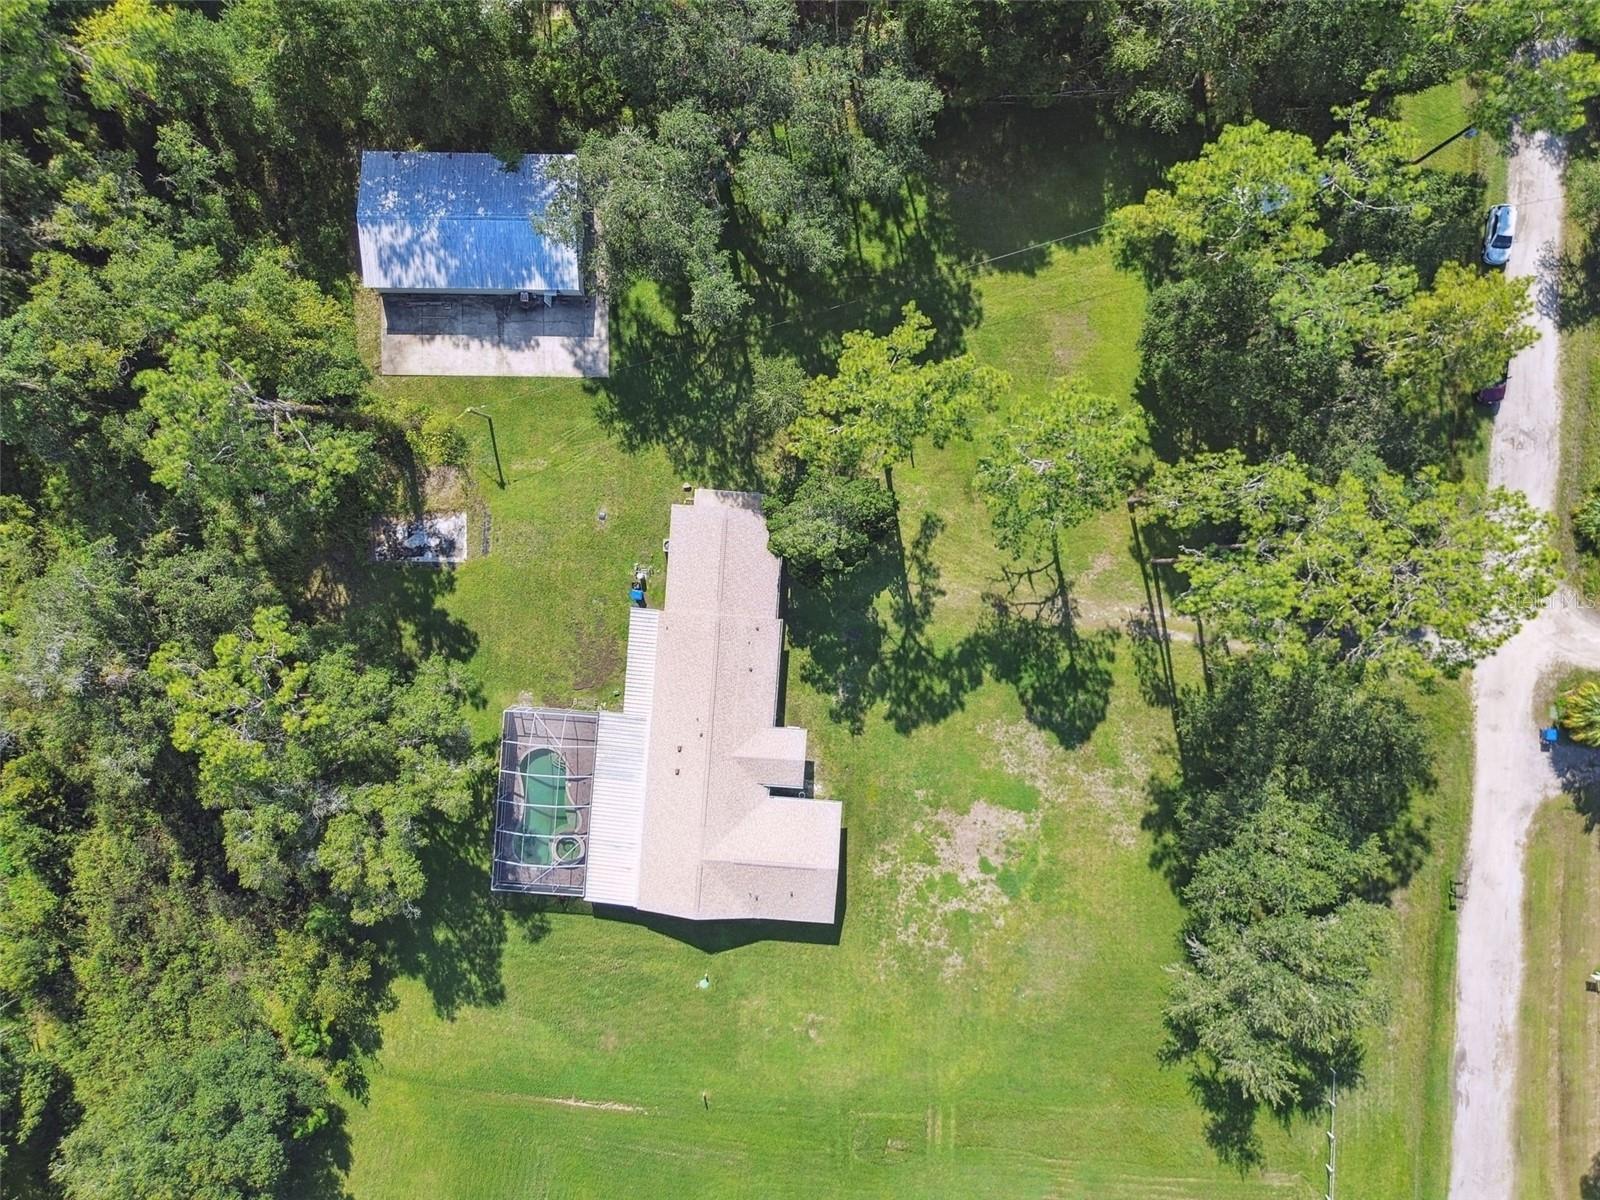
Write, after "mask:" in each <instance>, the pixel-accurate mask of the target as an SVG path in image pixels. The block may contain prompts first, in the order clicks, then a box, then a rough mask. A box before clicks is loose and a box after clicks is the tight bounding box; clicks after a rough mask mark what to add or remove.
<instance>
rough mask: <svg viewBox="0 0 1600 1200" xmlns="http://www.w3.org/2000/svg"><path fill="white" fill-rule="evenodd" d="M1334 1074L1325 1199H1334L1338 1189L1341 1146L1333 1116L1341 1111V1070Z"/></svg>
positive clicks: (1329, 1087)
mask: <svg viewBox="0 0 1600 1200" xmlns="http://www.w3.org/2000/svg"><path fill="white" fill-rule="evenodd" d="M1332 1075H1333V1078H1332V1081H1331V1082H1330V1083H1329V1084H1328V1190H1327V1192H1326V1193H1325V1194H1324V1196H1323V1200H1334V1196H1335V1193H1336V1192H1337V1190H1338V1169H1339V1147H1338V1143H1337V1142H1336V1141H1335V1140H1334V1136H1333V1118H1334V1115H1335V1114H1336V1113H1337V1112H1338V1111H1339V1072H1337V1071H1334V1072H1333V1073H1332Z"/></svg>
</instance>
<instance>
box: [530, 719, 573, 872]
mask: <svg viewBox="0 0 1600 1200" xmlns="http://www.w3.org/2000/svg"><path fill="white" fill-rule="evenodd" d="M517 773H518V774H519V775H521V776H522V800H523V803H522V807H521V814H522V820H521V828H520V829H519V830H518V832H519V833H521V834H523V835H524V840H523V843H522V849H523V854H522V857H523V859H524V861H527V862H531V863H536V864H538V865H539V866H542V867H543V866H549V865H550V864H552V863H558V864H559V863H570V862H576V861H578V860H579V859H580V858H582V857H583V843H582V841H580V840H579V839H578V838H575V837H570V836H563V835H568V834H572V833H574V832H575V831H576V830H577V828H578V820H579V818H578V812H577V810H576V809H574V808H573V807H572V806H571V805H570V804H569V803H568V801H567V764H566V760H565V759H563V758H562V757H561V755H560V754H558V753H557V752H556V751H554V750H552V749H550V748H549V747H548V746H540V747H538V748H537V749H534V750H530V751H528V752H527V753H526V754H524V755H523V756H522V761H521V762H519V763H518V764H517Z"/></svg>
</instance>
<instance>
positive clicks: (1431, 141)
mask: <svg viewBox="0 0 1600 1200" xmlns="http://www.w3.org/2000/svg"><path fill="white" fill-rule="evenodd" d="M1472 96H1473V92H1472V88H1471V87H1470V86H1469V85H1468V83H1467V81H1466V80H1465V79H1456V80H1452V81H1451V82H1449V83H1441V84H1437V85H1435V86H1434V87H1431V88H1429V89H1428V90H1427V91H1425V92H1416V93H1414V94H1413V95H1410V96H1402V97H1401V98H1400V111H1399V116H1400V119H1401V120H1402V121H1404V122H1405V123H1406V124H1407V125H1409V126H1410V127H1411V131H1412V132H1413V133H1414V134H1415V135H1416V138H1417V143H1418V150H1417V153H1418V154H1426V153H1427V152H1428V151H1430V150H1432V149H1433V148H1434V147H1435V146H1437V145H1439V143H1441V142H1443V141H1444V140H1445V139H1447V138H1449V137H1451V136H1453V135H1454V134H1456V133H1457V132H1459V131H1460V130H1462V129H1464V128H1466V125H1467V105H1468V104H1470V103H1471V102H1472ZM1427 161H1428V165H1429V166H1430V167H1438V168H1440V169H1442V170H1447V171H1460V172H1461V173H1463V174H1465V175H1477V176H1478V177H1479V178H1481V179H1482V180H1483V183H1484V203H1485V205H1489V204H1499V203H1501V202H1502V201H1504V200H1505V199H1506V158H1505V152H1504V149H1503V148H1502V147H1501V145H1500V144H1499V143H1498V142H1497V141H1495V139H1493V138H1491V137H1489V136H1488V135H1487V134H1478V135H1477V136H1475V137H1470V138H1469V137H1460V138H1456V140H1455V141H1453V142H1451V143H1450V144H1449V145H1448V146H1446V147H1444V148H1443V149H1442V150H1440V151H1439V152H1438V153H1436V154H1434V155H1433V157H1431V158H1429V159H1428V160H1427Z"/></svg>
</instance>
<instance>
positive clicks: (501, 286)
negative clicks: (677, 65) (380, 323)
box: [356, 150, 583, 293]
mask: <svg viewBox="0 0 1600 1200" xmlns="http://www.w3.org/2000/svg"><path fill="white" fill-rule="evenodd" d="M563 157H570V156H564V155H554V154H526V155H523V157H522V161H521V163H520V164H519V165H518V167H517V168H516V169H515V170H509V171H508V170H507V169H506V167H505V164H503V163H502V162H501V161H500V160H499V159H498V158H496V157H495V156H494V155H492V154H444V153H433V152H427V151H418V150H405V151H390V150H366V151H363V152H362V155H361V189H360V194H359V197H358V199H357V202H356V233H357V238H358V240H359V242H360V245H361V280H362V282H363V283H364V284H365V285H366V286H367V287H370V288H379V289H383V290H388V291H431V290H443V291H490V292H515V291H530V292H564V293H579V292H581V291H582V290H583V287H582V283H581V281H580V277H579V272H578V254H577V248H576V246H574V245H573V244H571V243H570V242H566V241H563V240H561V239H558V238H551V237H547V236H546V235H545V234H544V233H542V232H540V231H539V229H538V228H536V225H535V222H536V221H537V220H538V218H540V217H542V216H543V214H544V212H545V210H546V208H547V207H548V205H549V204H550V201H551V199H552V198H553V197H554V195H555V190H556V189H555V183H554V182H553V181H552V179H551V178H550V172H549V167H550V164H551V163H552V162H554V161H556V160H557V159H559V158H563Z"/></svg>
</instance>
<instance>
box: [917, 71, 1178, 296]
mask: <svg viewBox="0 0 1600 1200" xmlns="http://www.w3.org/2000/svg"><path fill="white" fill-rule="evenodd" d="M1200 142H1201V138H1200V136H1199V133H1198V131H1197V130H1187V131H1185V132H1183V133H1180V134H1175V135H1162V134H1157V133H1153V132H1151V131H1149V130H1141V129H1136V128H1133V127H1130V126H1115V127H1112V126H1107V125H1105V124H1103V123H1102V122H1100V121H1099V120H1098V119H1097V108H1096V105H1095V104H1094V102H1093V101H1076V102H1069V103H1063V104H1057V105H1053V106H1051V107H1049V108H1017V107H1009V108H993V107H989V108H961V109H950V110H948V111H947V112H946V114H945V115H944V116H942V117H941V118H940V120H939V124H938V137H937V139H936V140H935V141H934V143H933V145H932V147H931V148H930V151H929V153H930V157H931V159H932V169H931V171H930V173H929V174H930V178H931V180H932V182H933V184H934V185H935V186H936V187H937V188H938V189H939V190H940V192H941V193H943V196H944V197H945V207H947V208H948V210H949V212H950V213H951V215H952V221H953V223H954V225H955V233H956V235H957V237H958V238H959V243H960V245H961V246H962V247H963V248H964V250H965V251H966V252H967V254H968V255H969V256H970V257H972V258H982V259H994V261H993V263H992V266H993V268H994V269H995V270H999V271H1006V272H1017V273H1022V274H1026V275H1032V274H1035V273H1037V272H1038V271H1039V270H1040V269H1042V268H1043V267H1044V266H1045V264H1046V263H1048V262H1049V260H1050V248H1049V247H1048V246H1040V245H1036V244H1035V243H1039V242H1045V241H1048V240H1050V239H1055V238H1060V237H1062V236H1063V235H1065V234H1073V233H1079V232H1080V231H1084V230H1088V232H1086V233H1084V234H1083V235H1082V237H1081V238H1079V239H1074V240H1073V242H1072V243H1071V244H1077V245H1082V244H1088V243H1090V242H1093V241H1097V240H1098V239H1099V237H1100V231H1099V230H1098V228H1095V227H1097V226H1099V225H1100V224H1101V223H1102V222H1104V221H1105V219H1106V217H1107V216H1109V215H1110V213H1111V212H1113V211H1114V210H1116V209H1117V208H1119V207H1121V206H1122V205H1124V204H1129V203H1132V202H1134V201H1137V200H1140V199H1142V198H1143V196H1144V194H1145V192H1146V191H1148V190H1149V189H1150V188H1152V187H1156V186H1159V184H1160V183H1161V180H1162V176H1163V174H1164V173H1165V171H1166V169H1167V168H1168V167H1169V166H1170V165H1171V164H1173V163H1175V162H1180V161H1183V160H1185V159H1188V158H1193V157H1194V156H1195V154H1196V153H1197V152H1198V151H1199V148H1200ZM997 255H1005V257H1003V258H995V256H997Z"/></svg>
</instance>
